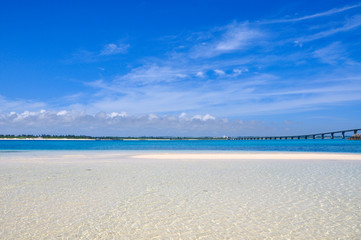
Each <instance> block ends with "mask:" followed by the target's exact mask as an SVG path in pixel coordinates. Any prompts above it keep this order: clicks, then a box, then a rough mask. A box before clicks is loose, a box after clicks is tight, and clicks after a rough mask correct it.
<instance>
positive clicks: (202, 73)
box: [196, 72, 204, 78]
mask: <svg viewBox="0 0 361 240" xmlns="http://www.w3.org/2000/svg"><path fill="white" fill-rule="evenodd" d="M196 76H197V77H201V78H203V77H204V72H197V73H196Z"/></svg>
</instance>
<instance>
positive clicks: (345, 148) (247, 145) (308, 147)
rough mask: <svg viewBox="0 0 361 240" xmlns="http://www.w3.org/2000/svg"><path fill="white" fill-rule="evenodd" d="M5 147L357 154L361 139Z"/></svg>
mask: <svg viewBox="0 0 361 240" xmlns="http://www.w3.org/2000/svg"><path fill="white" fill-rule="evenodd" d="M9 150H167V151H168V150H196V151H198V150H207V151H210V150H221V151H296V152H350V153H352V152H353V153H361V141H348V140H343V139H333V140H332V139H325V140H321V139H316V140H314V139H308V140H236V141H232V140H229V141H227V140H197V141H191V140H161V141H159V140H158V141H156V140H152V141H147V140H141V141H82V140H70V141H61V140H51V141H46V140H33V141H32V140H2V141H0V153H1V152H2V151H9Z"/></svg>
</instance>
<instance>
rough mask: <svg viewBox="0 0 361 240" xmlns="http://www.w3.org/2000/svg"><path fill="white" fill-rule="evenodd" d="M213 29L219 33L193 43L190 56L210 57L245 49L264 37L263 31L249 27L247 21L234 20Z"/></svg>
mask: <svg viewBox="0 0 361 240" xmlns="http://www.w3.org/2000/svg"><path fill="white" fill-rule="evenodd" d="M213 31H214V32H215V33H217V34H220V36H219V37H213V38H211V39H210V41H204V42H202V43H200V44H197V45H195V46H194V47H193V49H192V52H191V57H193V58H211V57H215V56H218V55H221V54H225V53H231V52H234V51H239V50H245V49H247V48H250V47H253V46H254V45H255V44H256V43H257V42H259V41H260V40H261V39H263V38H265V37H266V35H265V33H263V32H262V31H260V30H259V29H256V28H255V27H250V26H249V24H248V23H247V22H246V23H237V22H235V23H232V24H229V25H227V26H225V27H223V28H216V29H215V30H213Z"/></svg>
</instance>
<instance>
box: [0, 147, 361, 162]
mask: <svg viewBox="0 0 361 240" xmlns="http://www.w3.org/2000/svg"><path fill="white" fill-rule="evenodd" d="M6 159H12V161H14V160H16V159H18V160H21V159H22V160H24V159H26V161H28V162H31V161H46V162H48V163H50V162H52V161H55V160H59V161H64V162H71V161H75V162H76V161H79V160H81V161H85V160H91V161H100V162H102V161H124V160H128V161H131V160H136V159H144V160H146V159H148V160H169V161H174V160H179V161H186V160H192V161H194V160H211V161H224V160H332V161H335V160H339V161H343V160H346V161H361V153H325V152H264V151H259V152H252V151H185V150H183V151H145V150H143V151H141V150H140V151H132V150H101V151H100V150H95V151H93V150H92V151H89V150H86V151H82V150H70V151H69V150H56V151H53V150H52V151H42V150H40V151H39V150H37V151H33V150H32V151H21V150H20V151H18V150H17V151H4V150H3V151H1V150H0V161H1V160H6Z"/></svg>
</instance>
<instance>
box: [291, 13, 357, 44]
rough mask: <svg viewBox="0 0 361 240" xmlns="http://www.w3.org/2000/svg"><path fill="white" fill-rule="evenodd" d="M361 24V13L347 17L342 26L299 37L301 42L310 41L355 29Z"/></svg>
mask: <svg viewBox="0 0 361 240" xmlns="http://www.w3.org/2000/svg"><path fill="white" fill-rule="evenodd" d="M360 26H361V15H354V16H352V17H351V18H349V19H347V20H346V21H345V22H344V23H343V24H342V25H341V26H339V27H334V28H331V29H327V30H324V31H320V32H317V33H315V34H310V35H308V36H304V37H300V38H298V39H297V41H299V42H310V41H314V40H317V39H321V38H326V37H329V36H332V35H335V34H338V33H342V32H347V31H351V30H354V29H356V28H358V27H360Z"/></svg>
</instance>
